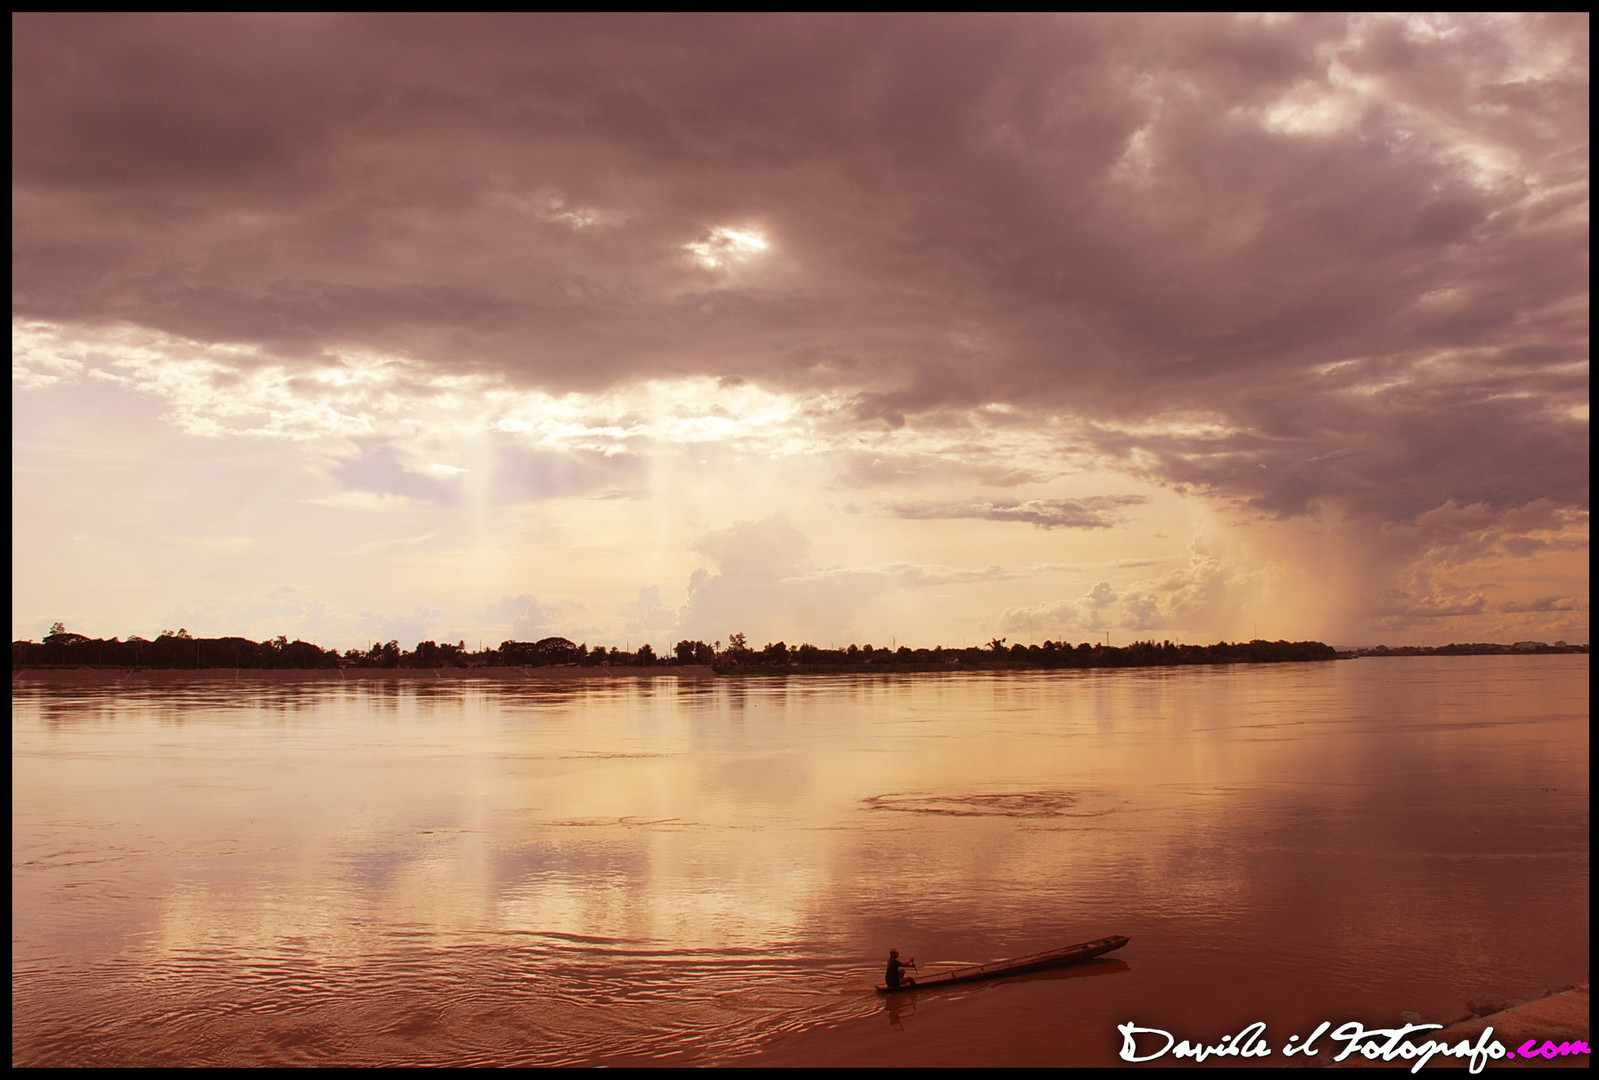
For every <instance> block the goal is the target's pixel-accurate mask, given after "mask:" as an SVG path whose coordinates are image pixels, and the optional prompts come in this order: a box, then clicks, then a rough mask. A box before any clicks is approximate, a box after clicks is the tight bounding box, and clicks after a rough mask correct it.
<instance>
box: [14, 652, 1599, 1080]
mask: <svg viewBox="0 0 1599 1080" xmlns="http://www.w3.org/2000/svg"><path fill="white" fill-rule="evenodd" d="M13 690H14V700H13V744H12V745H13V751H12V753H13V797H12V798H13V826H12V837H13V840H12V847H13V873H12V896H13V922H12V934H13V994H14V1006H13V1043H14V1050H13V1061H14V1064H66V1063H73V1064H90V1063H103V1064H136V1063H155V1062H158V1061H165V1062H177V1063H192V1064H201V1063H218V1064H222V1063H226V1064H270V1063H311V1062H318V1063H328V1064H331V1063H344V1064H356V1065H359V1064H383V1063H388V1064H393V1063H407V1062H409V1063H431V1064H449V1063H466V1064H484V1063H501V1064H508V1063H523V1064H560V1063H626V1062H629V1061H657V1060H659V1061H683V1062H688V1063H699V1064H704V1063H716V1062H726V1061H733V1060H742V1059H743V1058H744V1057H745V1056H746V1055H749V1054H755V1055H757V1057H756V1058H755V1060H758V1061H762V1062H769V1063H776V1064H785V1063H786V1064H792V1063H802V1062H809V1061H815V1062H818V1063H827V1062H834V1063H843V1062H845V1061H854V1062H861V1063H873V1062H878V1063H887V1062H888V1061H891V1060H892V1061H906V1060H917V1061H925V1062H926V1063H942V1062H948V1061H951V1060H964V1061H968V1062H971V1063H979V1062H982V1063H998V1064H1004V1063H1011V1064H1049V1063H1055V1064H1090V1063H1114V1061H1115V1057H1114V1048H1115V1045H1116V1040H1115V1030H1114V1028H1115V1024H1116V1023H1118V1022H1121V1021H1125V1020H1127V1019H1130V1018H1135V1017H1136V1018H1137V1019H1138V1022H1139V1023H1153V1022H1155V1021H1157V1020H1160V1021H1164V1022H1166V1023H1168V1024H1170V1025H1172V1028H1173V1030H1176V1029H1178V1028H1185V1029H1187V1030H1189V1031H1190V1032H1191V1034H1192V1035H1193V1036H1194V1037H1217V1036H1220V1035H1222V1034H1226V1033H1229V1032H1230V1031H1232V1030H1236V1028H1234V1027H1227V1026H1226V1025H1227V1024H1230V1023H1233V1022H1234V1021H1235V1020H1239V1021H1242V1022H1248V1021H1249V1020H1253V1019H1271V1020H1273V1021H1274V1022H1276V1023H1278V1024H1282V1025H1299V1024H1303V1023H1305V1022H1307V1021H1311V1020H1312V1019H1322V1018H1325V1019H1336V1018H1337V1017H1335V1016H1333V1015H1332V1012H1337V1013H1339V1014H1340V1015H1347V1016H1350V1017H1353V1016H1358V1015H1365V1014H1371V1015H1374V1016H1376V1017H1377V1018H1378V1019H1382V1020H1386V1021H1391V1020H1393V1019H1394V1017H1395V1016H1396V1015H1397V1013H1398V1011H1399V1010H1401V1009H1414V1010H1417V1011H1420V1012H1423V1013H1424V1014H1429V1013H1432V1014H1439V1015H1437V1018H1438V1019H1445V1020H1447V1019H1454V1018H1455V1016H1456V1015H1458V1013H1459V1012H1460V1011H1461V1006H1462V1005H1463V1003H1464V1001H1465V999H1466V998H1467V997H1469V996H1471V995H1472V994H1473V993H1475V992H1478V991H1479V990H1483V989H1491V990H1495V991H1498V992H1501V993H1504V994H1506V995H1507V996H1519V995H1523V994H1526V993H1528V992H1532V991H1534V990H1537V989H1541V988H1542V987H1543V986H1545V985H1549V986H1553V985H1560V984H1562V983H1563V982H1565V981H1572V980H1575V979H1580V978H1586V975H1587V960H1586V958H1587V909H1588V892H1587V889H1588V851H1587V799H1588V742H1587V739H1588V735H1587V718H1588V703H1587V662H1586V657H1536V658H1519V657H1514V658H1512V657H1505V658H1500V657H1471V658H1407V659H1386V660H1365V661H1356V662H1352V663H1339V664H1296V665H1281V666H1236V667H1226V668H1216V669H1152V670H1142V671H1089V672H1063V673H1048V674H1031V673H1002V674H992V675H936V676H905V677H840V678H795V679H788V680H783V679H748V680H727V679H723V680H674V679H672V678H662V679H657V680H617V681H606V682H598V683H596V682H586V683H573V684H556V683H536V684H531V683H530V684H516V683H503V682H489V681H481V680H456V681H440V682H426V681H405V682H400V681H387V680H382V679H367V680H351V681H349V682H337V683H330V682H312V681H308V682H304V683H282V682H279V683H271V684H266V683H261V684H255V683H251V682H250V681H248V680H247V679H242V680H237V681H231V680H227V679H203V680H199V681H196V682H193V683H190V684H186V685H181V686H160V687H154V686H152V687H104V688H93V687H82V686H76V687H64V686H63V687H51V686H30V685H29V684H28V683H27V681H26V680H25V679H23V678H19V680H18V681H17V682H16V683H15V684H14V686H13ZM1108 933H1122V934H1129V935H1131V936H1132V937H1133V939H1134V942H1133V944H1132V945H1131V946H1129V947H1128V948H1127V949H1126V950H1124V952H1123V953H1121V954H1118V956H1119V959H1118V960H1117V961H1116V962H1117V963H1118V964H1120V965H1123V966H1122V967H1119V968H1106V969H1102V970H1104V971H1109V972H1112V973H1113V976H1114V977H1108V978H1096V979H1085V978H1081V977H1076V978H1064V977H1058V978H1029V979H1026V980H1015V981H1007V982H1006V983H1002V984H992V985H987V986H979V987H976V988H972V989H968V990H965V991H961V992H960V993H947V994H945V995H942V996H941V997H939V998H938V999H937V1000H932V1001H922V1002H917V1003H914V1004H913V1006H912V1007H911V1008H910V1009H909V1011H908V1012H907V1011H906V1006H904V1005H896V1006H894V1007H893V1008H892V1009H887V1008H886V1007H885V1005H884V1004H883V1002H881V1001H879V1000H878V999H877V998H876V996H875V995H873V994H872V993H871V992H870V989H869V986H870V983H871V981H872V980H873V979H874V978H876V977H878V976H880V974H881V970H880V969H881V962H882V961H881V956H882V954H884V953H886V951H887V948H888V947H889V945H897V946H898V947H900V948H902V949H906V948H909V949H911V950H913V951H914V952H915V953H916V954H918V955H920V956H922V957H923V958H924V960H934V959H939V960H947V961H957V960H967V961H973V960H988V959H995V958H998V957H1001V956H1006V955H1017V954H1022V953H1028V952H1033V951H1037V950H1039V949H1044V948H1050V947H1054V946H1059V945H1064V944H1070V943H1071V942H1073V941H1079V940H1086V939H1089V938H1093V937H1098V936H1103V935H1104V934H1108ZM920 996H922V995H918V997H920ZM1328 1010H1331V1012H1328V1015H1326V1016H1321V1015H1320V1014H1321V1013H1322V1012H1327V1011H1328ZM1442 1013H1448V1015H1441V1014H1442ZM1312 1026H1313V1025H1312ZM1287 1030H1297V1027H1293V1028H1287V1027H1285V1028H1284V1031H1285V1032H1286V1031H1287ZM907 1032H911V1033H914V1036H915V1037H914V1039H913V1040H909V1041H910V1043H911V1045H907V1044H906V1043H907V1040H906V1039H904V1038H902V1036H903V1035H904V1034H905V1033H907ZM85 1033H88V1035H87V1036H85ZM896 1033H897V1034H896ZM841 1054H842V1055H844V1056H839V1055H841ZM907 1055H908V1057H907Z"/></svg>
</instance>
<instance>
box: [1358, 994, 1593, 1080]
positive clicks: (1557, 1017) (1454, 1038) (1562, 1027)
mask: <svg viewBox="0 0 1599 1080" xmlns="http://www.w3.org/2000/svg"><path fill="white" fill-rule="evenodd" d="M1588 990H1589V984H1587V983H1583V984H1582V985H1581V986H1573V987H1570V988H1568V989H1566V990H1560V991H1556V992H1554V993H1552V994H1549V995H1548V996H1546V997H1542V998H1539V999H1538V1000H1536V1001H1528V1002H1524V1003H1522V1004H1520V1005H1512V1006H1510V1007H1508V1008H1505V1009H1501V1010H1500V1011H1498V1012H1493V1013H1489V1014H1488V1015H1487V1016H1472V1017H1468V1018H1467V1019H1464V1020H1458V1021H1456V1022H1455V1023H1453V1024H1449V1025H1446V1026H1445V1027H1444V1028H1443V1030H1441V1031H1429V1032H1426V1033H1424V1034H1421V1035H1418V1036H1416V1037H1415V1038H1414V1039H1412V1040H1411V1041H1413V1042H1423V1041H1432V1042H1437V1043H1442V1044H1444V1045H1446V1046H1457V1045H1459V1044H1460V1043H1462V1042H1465V1043H1469V1044H1471V1045H1476V1044H1477V1040H1478V1039H1479V1038H1481V1036H1482V1034H1483V1032H1484V1031H1485V1030H1487V1029H1489V1028H1492V1029H1493V1032H1492V1034H1491V1035H1489V1038H1490V1039H1492V1040H1494V1041H1495V1042H1497V1043H1499V1045H1501V1046H1503V1047H1504V1048H1505V1049H1506V1050H1507V1051H1508V1053H1507V1055H1506V1056H1505V1057H1504V1058H1502V1059H1501V1060H1499V1061H1490V1062H1489V1063H1488V1067H1489V1068H1496V1069H1503V1068H1517V1067H1527V1066H1532V1067H1535V1068H1540V1069H1541V1068H1550V1067H1555V1068H1567V1069H1586V1068H1588V1066H1589V1064H1590V1062H1591V1055H1590V1054H1588V1053H1569V1054H1566V1055H1565V1056H1551V1057H1545V1056H1544V1053H1545V1052H1547V1053H1548V1054H1551V1055H1554V1054H1558V1047H1559V1046H1560V1045H1561V1044H1562V1043H1567V1044H1569V1043H1577V1042H1580V1043H1583V1044H1584V1045H1586V1044H1587V1043H1588V1041H1589V1024H1588V996H1589V995H1588ZM1546 1043H1548V1044H1551V1045H1550V1047H1549V1049H1548V1050H1547V1051H1544V1046H1545V1044H1546ZM1524 1049H1525V1051H1526V1052H1525V1053H1524V1052H1523V1050H1524ZM1512 1054H1513V1055H1515V1056H1514V1057H1511V1056H1510V1055H1512ZM1414 1064H1415V1062H1414V1061H1413V1060H1408V1061H1407V1060H1404V1059H1398V1060H1395V1061H1388V1062H1384V1061H1367V1060H1365V1059H1364V1058H1351V1059H1349V1060H1346V1061H1343V1062H1341V1063H1340V1065H1339V1067H1344V1068H1406V1069H1408V1068H1410V1067H1412V1066H1413V1065H1414ZM1468 1065H1469V1059H1466V1058H1459V1057H1446V1056H1444V1055H1438V1056H1436V1057H1434V1058H1432V1059H1431V1060H1430V1061H1428V1062H1427V1066H1426V1067H1427V1068H1429V1069H1438V1068H1455V1069H1463V1068H1466V1067H1467V1066H1468Z"/></svg>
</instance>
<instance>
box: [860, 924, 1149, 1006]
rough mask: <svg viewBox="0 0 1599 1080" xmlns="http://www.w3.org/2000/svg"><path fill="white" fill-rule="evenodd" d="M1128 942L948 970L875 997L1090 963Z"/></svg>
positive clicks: (1108, 941)
mask: <svg viewBox="0 0 1599 1080" xmlns="http://www.w3.org/2000/svg"><path fill="white" fill-rule="evenodd" d="M1131 940H1132V938H1129V937H1123V936H1122V935H1120V934H1113V935H1111V936H1110V937H1106V938H1100V939H1099V940H1098V941H1085V942H1083V943H1082V944H1081V945H1068V946H1066V947H1065V948H1064V949H1051V950H1050V951H1049V952H1041V953H1034V954H1033V955H1031V956H1018V957H1016V958H1015V959H1013V960H995V961H994V962H993V963H989V964H968V965H966V966H965V967H958V968H951V969H950V970H948V971H940V972H936V973H934V974H932V975H922V976H912V977H913V978H915V979H916V981H915V982H904V983H901V984H900V985H898V986H894V987H889V986H879V987H878V988H877V992H878V993H879V994H903V993H905V992H906V991H908V990H926V989H928V988H929V987H934V986H952V985H954V984H955V983H968V982H982V981H984V980H987V979H1003V978H1005V977H1006V976H1008V975H1025V974H1026V973H1028V972H1030V971H1045V970H1048V969H1049V968H1058V967H1066V966H1067V965H1069V964H1080V963H1082V962H1083V961H1085V960H1092V959H1093V958H1094V957H1096V956H1103V955H1105V954H1106V953H1108V952H1113V951H1115V950H1116V949H1119V948H1121V947H1122V946H1123V945H1125V944H1127V943H1128V942H1129V941H1131Z"/></svg>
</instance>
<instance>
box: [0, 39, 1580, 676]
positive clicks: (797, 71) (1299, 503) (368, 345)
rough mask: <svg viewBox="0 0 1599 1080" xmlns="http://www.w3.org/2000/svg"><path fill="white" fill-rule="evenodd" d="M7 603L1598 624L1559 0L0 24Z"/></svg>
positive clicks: (423, 626) (87, 614)
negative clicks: (7, 227)
mask: <svg viewBox="0 0 1599 1080" xmlns="http://www.w3.org/2000/svg"><path fill="white" fill-rule="evenodd" d="M12 31H13V37H12V421H13V435H12V484H13V486H12V582H13V591H12V633H13V637H14V638H16V639H37V638H39V637H40V636H42V635H43V634H45V633H47V632H48V631H49V627H50V626H51V624H52V623H54V622H57V621H61V622H63V623H64V624H65V625H66V627H67V628H68V629H69V630H73V631H76V632H79V633H84V634H88V635H89V636H91V637H111V636H113V635H115V636H120V637H127V636H129V635H134V634H137V635H140V636H143V637H154V636H155V635H157V634H159V633H161V632H162V631H164V630H178V629H186V630H188V631H189V632H190V633H191V634H193V635H195V636H221V635H229V634H237V635H242V636H245V637H251V638H255V639H263V638H267V637H275V636H277V635H279V634H283V635H286V636H288V637H290V638H296V637H298V638H303V639H304V640H307V641H315V642H317V643H318V644H321V645H323V646H324V647H331V648H338V649H341V650H342V649H346V648H352V647H355V648H366V647H367V646H368V644H369V643H371V642H374V641H379V642H380V641H387V640H390V639H394V640H398V641H399V642H400V643H401V645H402V646H403V647H406V648H410V647H413V646H414V644H415V643H416V642H418V641H421V640H424V639H428V640H437V641H452V642H453V641H457V640H460V641H465V642H466V643H467V644H468V645H469V646H470V647H473V648H476V647H479V646H480V645H481V646H486V647H493V646H495V645H497V644H498V643H499V642H501V641H503V640H506V639H515V640H536V639H538V638H542V637H546V636H551V635H560V636H565V637H569V638H571V639H572V640H573V641H577V642H584V643H587V644H590V645H591V646H592V645H601V644H604V645H614V646H619V647H625V648H630V649H636V648H637V647H638V646H639V645H640V644H643V643H646V642H648V643H651V644H653V645H654V647H655V648H656V650H657V651H666V650H669V649H670V647H671V645H672V644H673V643H675V642H676V641H678V640H681V639H691V640H704V641H707V642H715V641H720V642H722V643H724V644H725V643H726V641H727V640H728V639H729V637H730V636H731V635H732V634H734V633H743V634H745V635H746V637H747V638H748V640H749V642H750V644H751V645H754V646H757V647H758V646H760V645H763V644H765V643H767V642H770V641H779V640H781V641H785V642H786V643H788V644H790V645H798V644H801V643H805V642H809V643H812V644H816V645H819V646H822V647H828V646H834V645H844V644H848V643H851V642H854V643H859V644H874V645H877V646H883V645H887V646H891V647H893V646H897V645H909V646H912V647H921V646H927V647H931V646H933V645H940V644H941V645H946V646H960V645H977V644H986V643H987V642H989V641H990V640H992V639H994V638H1004V639H1006V640H1007V641H1008V642H1012V643H1016V642H1023V643H1026V642H1043V641H1045V640H1056V641H1062V640H1063V641H1071V642H1082V641H1109V642H1111V643H1112V644H1126V643H1128V642H1130V641H1133V640H1146V639H1153V640H1162V639H1170V640H1174V641H1185V642H1203V643H1208V642H1213V641H1218V640H1244V639H1251V638H1257V637H1259V638H1267V639H1278V638H1288V639H1293V640H1302V639H1313V640H1321V641H1325V642H1328V643H1330V644H1335V645H1373V644H1379V643H1386V644H1391V645H1398V644H1421V645H1426V644H1444V643H1448V642H1452V641H1456V642H1465V641H1517V640H1529V639H1531V640H1544V641H1555V640H1567V641H1571V642H1586V641H1588V627H1589V601H1588V441H1589V436H1588V428H1589V418H1588V306H1589V305H1588V242H1589V233H1588V153H1589V151H1588V129H1589V107H1588V101H1589V87H1588V39H1589V37H1588V35H1589V24H1588V17H1587V15H1585V14H1576V15H1508V16H1489V15H1465V16H1440V15H1426V16H1389V15H1375V16H1373V15H1358V16H1339V15H1308V16H1281V17H1279V16H1270V17H1266V16H1256V15H1247V16H1229V15H1200V16H1172V15H1158V16H1147V15H1146V16H1130V15H1111V16H1087V15H1065V16H1042V15H1023V16H1005V15H976V16H956V15H932V16H900V15H888V16H883V15H878V16H818V15H801V16H777V15H756V16H732V15H713V16H683V15H660V16H639V15H625V16H615V15H613V16H598V15H596V16H550V15H504V16H499V15H490V16H481V15H471V16H463V15H433V16H428V15H414V14H409V15H216V16H207V15H148V14H131V15H103V14H102V15H54V14H51V15H13V17H12Z"/></svg>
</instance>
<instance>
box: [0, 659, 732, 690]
mask: <svg viewBox="0 0 1599 1080" xmlns="http://www.w3.org/2000/svg"><path fill="white" fill-rule="evenodd" d="M715 677H716V672H715V671H714V670H713V669H712V668H711V667H709V666H707V665H701V664H692V665H690V664H685V665H683V666H681V667H680V666H677V665H671V666H666V665H662V666H659V667H631V666H623V665H616V666H607V665H597V666H594V667H472V668H448V667H447V668H358V667H344V668H19V669H15V670H13V671H12V672H11V685H12V686H170V685H173V684H176V683H192V682H272V683H289V682H363V681H365V682H439V681H460V682H469V681H476V682H510V683H522V682H574V681H584V682H588V681H593V680H597V679H662V678H672V679H714V678H715Z"/></svg>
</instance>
